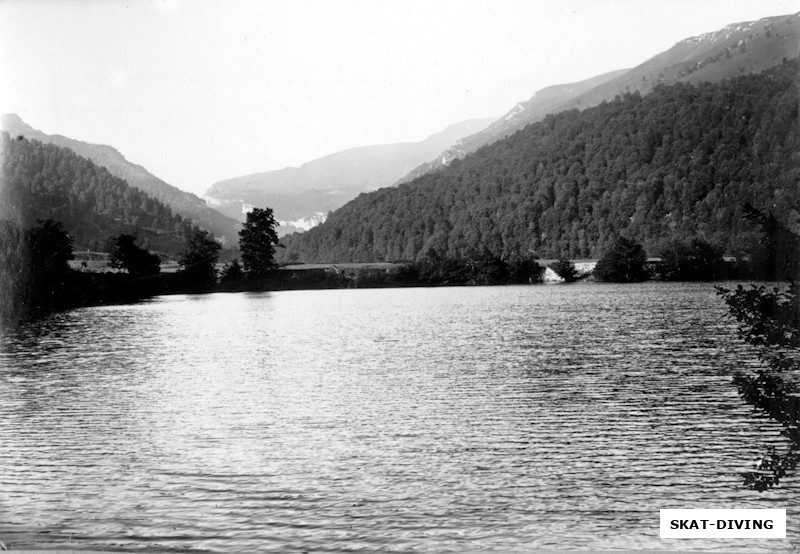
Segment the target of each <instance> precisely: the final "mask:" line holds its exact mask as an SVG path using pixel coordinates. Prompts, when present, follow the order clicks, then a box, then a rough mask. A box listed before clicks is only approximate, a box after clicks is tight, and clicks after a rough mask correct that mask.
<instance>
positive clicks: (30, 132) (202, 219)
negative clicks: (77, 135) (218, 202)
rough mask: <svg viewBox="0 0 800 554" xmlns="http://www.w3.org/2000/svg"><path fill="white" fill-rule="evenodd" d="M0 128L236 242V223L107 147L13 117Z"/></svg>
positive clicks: (5, 117)
mask: <svg viewBox="0 0 800 554" xmlns="http://www.w3.org/2000/svg"><path fill="white" fill-rule="evenodd" d="M0 127H2V130H3V131H7V132H8V133H9V134H10V135H11V136H12V137H18V136H20V135H22V136H23V137H25V138H27V139H34V140H40V141H42V142H43V143H45V144H54V145H56V146H62V147H64V148H69V149H70V150H72V151H73V152H75V153H76V154H78V155H79V156H83V157H85V158H87V159H89V160H91V161H93V162H94V163H95V164H97V165H98V166H102V167H105V168H106V169H107V170H108V172H109V173H111V174H112V175H114V176H116V177H119V178H120V179H124V180H125V182H127V183H128V184H129V185H131V186H132V187H134V188H136V189H139V190H140V191H142V192H144V193H145V194H147V195H148V196H150V197H151V198H153V199H155V200H158V201H160V202H162V203H163V204H164V205H166V206H168V207H169V208H170V209H171V210H172V211H173V212H174V213H176V214H178V215H181V216H182V217H183V218H184V219H187V220H190V221H191V222H192V223H194V224H196V225H199V226H200V227H202V228H203V229H206V230H207V231H209V232H211V233H213V234H214V235H216V237H217V238H218V239H223V242H225V243H227V244H235V243H236V241H237V233H238V232H239V228H240V225H239V223H238V222H237V221H235V220H234V219H231V218H229V217H227V216H225V215H223V214H221V213H220V212H218V211H216V210H214V209H212V208H210V207H208V206H207V205H206V203H205V202H204V201H203V200H201V199H200V198H198V197H197V196H196V195H194V194H191V193H189V192H185V191H182V190H180V189H177V188H175V187H173V186H171V185H169V184H167V183H165V182H164V181H162V180H161V179H159V178H158V177H156V176H155V175H153V174H151V173H150V172H149V171H147V170H146V169H145V168H144V167H142V166H140V165H137V164H134V163H131V162H129V161H128V160H126V159H125V157H124V156H123V155H122V154H121V153H120V152H118V151H117V150H116V149H115V148H113V147H111V146H107V145H105V144H91V143H88V142H82V141H79V140H74V139H71V138H68V137H64V136H61V135H48V134H46V133H43V132H42V131H39V130H36V129H34V128H33V127H31V126H30V125H28V124H27V123H25V122H24V121H23V120H22V119H21V118H20V117H19V116H18V115H16V114H4V115H2V116H0Z"/></svg>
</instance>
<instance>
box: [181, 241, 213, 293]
mask: <svg viewBox="0 0 800 554" xmlns="http://www.w3.org/2000/svg"><path fill="white" fill-rule="evenodd" d="M220 248H221V246H220V245H219V243H218V242H217V241H215V240H214V239H213V238H211V236H210V235H209V233H208V231H203V230H202V229H195V230H194V231H193V232H192V233H190V234H189V236H188V237H187V238H186V246H185V247H184V249H183V253H182V254H181V258H180V260H179V261H178V263H180V265H181V271H180V275H181V277H182V278H183V281H184V284H185V286H187V287H189V288H190V289H192V290H210V289H212V288H214V286H215V285H216V284H217V268H216V264H217V260H218V259H219V250H220Z"/></svg>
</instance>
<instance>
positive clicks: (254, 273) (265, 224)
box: [239, 208, 278, 279]
mask: <svg viewBox="0 0 800 554" xmlns="http://www.w3.org/2000/svg"><path fill="white" fill-rule="evenodd" d="M277 225H278V224H277V222H276V221H275V217H274V216H273V214H272V208H264V209H261V208H255V209H254V210H253V211H251V212H250V213H248V214H247V221H246V222H245V223H244V225H243V227H242V230H241V231H239V249H240V250H241V251H242V265H243V266H244V270H245V271H246V272H247V274H248V276H249V277H251V278H256V279H261V278H264V277H267V276H269V275H270V274H271V273H272V272H273V271H274V270H275V268H276V267H277V265H276V263H275V247H276V246H278V233H277V232H276V231H275V227H277Z"/></svg>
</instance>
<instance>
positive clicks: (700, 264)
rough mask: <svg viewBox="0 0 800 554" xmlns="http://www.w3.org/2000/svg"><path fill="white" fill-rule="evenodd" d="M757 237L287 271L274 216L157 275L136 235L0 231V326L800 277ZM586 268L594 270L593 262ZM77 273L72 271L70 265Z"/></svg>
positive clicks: (780, 251) (771, 233) (761, 217)
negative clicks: (102, 244) (266, 297)
mask: <svg viewBox="0 0 800 554" xmlns="http://www.w3.org/2000/svg"><path fill="white" fill-rule="evenodd" d="M745 211H746V213H747V214H748V218H749V219H750V220H751V222H752V224H753V225H754V226H755V227H756V228H759V229H760V230H761V233H762V235H763V240H762V241H761V244H762V248H761V249H760V250H759V251H757V252H755V253H754V255H753V256H752V257H751V258H748V259H735V258H732V257H726V256H724V255H723V250H722V249H721V248H720V247H718V246H716V245H714V244H712V243H709V242H707V241H705V240H702V239H700V238H694V239H691V240H675V241H673V242H671V243H669V244H668V245H667V246H666V247H665V248H662V249H661V250H660V251H659V252H658V254H659V257H658V258H648V254H647V253H646V252H645V250H644V249H643V247H642V246H641V245H640V244H638V243H636V242H635V241H633V240H631V239H628V238H626V237H619V238H618V239H617V240H616V241H615V242H614V243H613V244H612V246H611V247H610V248H609V249H608V250H607V252H605V255H604V256H603V257H602V258H600V259H599V260H597V262H596V264H593V267H592V268H591V270H590V271H586V269H585V265H586V264H584V267H580V265H581V264H578V265H576V264H575V263H574V261H572V260H570V259H568V258H566V257H562V259H559V260H549V261H544V260H541V259H539V258H538V257H537V256H536V255H533V254H531V255H528V256H511V257H506V258H502V257H500V256H497V255H495V254H493V253H492V252H490V251H488V250H484V251H478V250H474V251H471V252H469V253H467V254H466V255H464V256H460V257H452V256H447V255H444V254H441V253H439V252H437V251H436V250H435V249H434V250H430V251H428V252H427V253H426V254H425V255H424V256H421V257H419V258H418V259H417V260H413V261H400V262H391V263H389V262H387V263H363V264H353V263H351V264H335V263H331V264H291V265H284V266H282V267H281V266H278V265H277V264H276V263H275V260H274V254H275V250H276V248H279V247H280V244H279V240H278V238H277V235H276V233H275V227H276V222H275V220H274V217H273V215H272V211H271V210H270V209H268V208H267V209H256V210H254V211H253V212H251V214H249V215H248V221H247V223H245V225H244V229H243V230H242V232H241V238H240V244H239V250H238V253H239V254H241V258H242V261H241V262H240V261H239V258H235V259H233V260H232V261H230V262H229V263H227V264H220V263H219V253H220V246H219V244H218V243H217V242H216V241H214V240H213V239H212V238H211V237H210V236H209V235H208V233H207V232H205V231H201V230H199V229H196V228H195V229H189V230H187V233H186V234H185V236H184V240H185V245H184V248H183V251H182V252H181V254H180V257H179V261H178V271H174V272H163V271H162V270H161V265H162V264H161V258H160V257H159V255H157V254H154V253H152V252H149V251H147V250H146V249H144V248H141V247H139V246H138V245H137V244H136V241H137V237H136V235H135V234H134V235H130V234H124V233H123V234H121V235H119V236H117V237H113V238H109V240H108V241H107V242H106V246H107V250H108V254H107V258H106V259H105V261H101V262H98V261H97V260H95V261H93V262H92V266H91V269H90V267H89V265H88V264H85V263H78V264H76V263H73V264H72V267H71V265H70V261H72V260H74V259H75V253H74V252H73V247H72V238H71V236H70V234H69V233H67V231H66V230H65V229H64V228H63V226H62V225H61V224H60V223H59V222H56V221H53V220H45V221H39V222H38V224H37V225H36V226H35V227H32V228H29V229H20V228H19V227H17V226H15V225H14V224H12V223H10V222H7V221H6V222H2V224H1V225H0V253H1V254H2V258H3V260H4V263H3V265H2V269H0V294H1V295H2V298H3V303H2V313H1V314H0V316H2V322H3V324H4V325H14V324H17V323H20V322H24V321H29V320H31V319H36V318H38V317H40V316H42V315H45V314H47V313H51V312H54V311H59V310H65V309H71V308H75V307H80V306H92V305H103V304H117V303H127V302H134V301H137V300H141V299H145V298H149V297H154V296H158V295H165V294H188V293H193V294H195V293H210V292H234V291H269V290H292V289H335V288H377V287H418V286H470V285H509V284H536V283H542V282H543V281H544V277H545V273H546V271H547V269H548V268H549V269H550V270H552V275H555V276H557V277H558V278H560V279H561V280H563V281H565V282H567V283H570V282H574V281H578V280H581V279H593V280H596V281H605V282H640V281H645V280H648V279H657V280H667V281H714V280H726V279H755V280H775V279H786V278H791V277H792V276H797V275H800V270H798V268H799V266H800V262H798V258H797V256H796V255H795V253H796V252H798V251H800V241H799V240H798V237H797V235H795V234H794V233H792V232H791V231H789V230H788V229H787V228H785V227H784V226H782V225H781V224H780V223H779V222H778V221H777V220H776V219H775V218H774V217H773V216H772V215H771V214H764V213H762V212H760V211H759V210H756V209H754V208H752V207H749V206H748V207H745ZM589 265H590V266H591V265H592V264H589ZM76 267H77V268H76Z"/></svg>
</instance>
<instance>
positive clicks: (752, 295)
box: [717, 283, 800, 491]
mask: <svg viewBox="0 0 800 554" xmlns="http://www.w3.org/2000/svg"><path fill="white" fill-rule="evenodd" d="M717 291H718V293H719V294H721V295H722V296H723V297H724V299H725V302H726V303H727V304H728V306H729V307H730V313H731V315H732V316H733V317H735V318H736V320H737V321H738V322H739V333H740V335H741V336H742V338H743V339H744V340H745V341H746V342H747V343H748V344H750V345H752V346H753V347H755V348H756V350H757V352H758V356H759V358H761V360H762V361H763V362H764V367H763V368H762V369H759V370H757V371H756V372H755V374H754V375H748V374H743V373H740V374H738V375H737V376H736V377H735V378H734V384H735V385H736V386H737V388H738V389H739V394H740V395H741V396H742V398H744V399H745V400H746V401H747V402H748V403H750V404H752V405H753V406H755V407H757V408H759V409H761V410H763V411H764V412H766V413H767V414H769V416H770V417H772V418H773V419H775V420H776V421H779V422H780V423H782V424H783V425H784V428H785V430H784V434H785V435H786V436H787V437H788V439H789V440H790V441H791V445H792V446H791V447H790V449H789V451H788V452H783V453H779V452H776V451H775V450H774V449H773V450H771V451H770V452H769V453H767V454H765V455H764V456H763V458H762V459H761V461H760V462H759V463H758V464H757V466H756V468H755V470H754V471H749V472H746V473H744V474H743V477H744V479H745V485H746V486H748V487H750V488H752V489H755V490H758V491H763V490H766V489H767V488H771V487H773V486H775V485H778V484H779V483H780V479H782V478H783V477H784V476H785V475H786V474H787V473H788V472H789V471H792V470H794V469H795V468H796V467H797V464H798V462H800V431H798V429H799V427H798V425H799V424H800V421H799V420H798V419H799V417H800V390H798V387H797V382H796V381H795V380H794V379H796V378H797V376H798V375H800V286H798V284H797V283H792V284H791V285H790V287H789V289H788V290H785V291H781V290H779V289H778V288H773V289H771V290H767V289H766V288H765V287H764V286H755V285H752V286H751V287H750V288H745V287H742V286H741V285H739V287H738V288H737V289H736V290H727V289H724V288H719V287H718V288H717Z"/></svg>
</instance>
